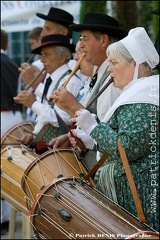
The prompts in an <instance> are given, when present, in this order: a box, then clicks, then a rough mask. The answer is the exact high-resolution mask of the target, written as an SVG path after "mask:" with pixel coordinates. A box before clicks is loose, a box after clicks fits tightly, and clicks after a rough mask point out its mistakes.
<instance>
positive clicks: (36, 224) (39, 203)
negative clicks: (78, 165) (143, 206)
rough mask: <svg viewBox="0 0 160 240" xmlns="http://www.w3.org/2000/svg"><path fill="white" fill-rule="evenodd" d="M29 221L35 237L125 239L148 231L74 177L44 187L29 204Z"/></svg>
mask: <svg viewBox="0 0 160 240" xmlns="http://www.w3.org/2000/svg"><path fill="white" fill-rule="evenodd" d="M30 221H31V224H32V227H33V231H34V234H35V236H36V238H37V239H125V238H127V237H128V236H130V235H132V234H134V233H136V232H139V231H147V230H150V229H149V228H148V227H147V226H146V225H144V224H141V223H139V221H138V220H137V219H136V218H134V217H133V216H132V215H130V214H128V213H127V212H126V211H124V210H123V209H122V208H120V206H118V205H115V204H114V203H113V202H111V201H110V200H108V199H107V198H106V197H104V196H103V195H101V194H100V193H99V192H98V191H97V190H96V189H95V188H92V187H91V186H89V185H88V184H86V183H85V182H83V181H82V180H81V179H77V178H74V177H73V178H61V179H56V180H54V181H53V182H52V183H50V184H49V185H48V186H47V187H46V188H44V189H43V190H42V192H41V193H39V194H38V195H37V198H36V199H35V201H34V203H33V205H32V209H31V211H30Z"/></svg>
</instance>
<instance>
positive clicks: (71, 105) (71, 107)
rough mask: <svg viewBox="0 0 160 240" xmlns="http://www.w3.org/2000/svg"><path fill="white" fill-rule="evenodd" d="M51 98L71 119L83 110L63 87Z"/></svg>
mask: <svg viewBox="0 0 160 240" xmlns="http://www.w3.org/2000/svg"><path fill="white" fill-rule="evenodd" d="M49 98H50V100H53V101H54V102H55V103H56V105H57V106H58V107H59V108H61V109H62V110H64V111H66V112H67V113H68V114H69V115H70V116H71V117H73V116H74V113H75V111H78V110H79V109H81V108H83V106H82V105H81V104H80V103H79V102H78V101H77V99H76V97H75V96H74V95H73V94H72V93H70V92H69V91H68V90H67V89H66V88H65V87H63V86H62V87H60V88H59V89H58V90H55V91H54V92H53V93H52V95H51V96H50V97H49Z"/></svg>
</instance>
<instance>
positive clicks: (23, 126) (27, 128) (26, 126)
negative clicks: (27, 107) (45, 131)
mask: <svg viewBox="0 0 160 240" xmlns="http://www.w3.org/2000/svg"><path fill="white" fill-rule="evenodd" d="M32 131H33V125H32V123H30V122H28V121H23V122H21V123H19V124H16V125H14V126H13V127H12V128H10V129H9V130H8V131H7V132H6V133H5V134H4V135H3V136H2V137H1V149H4V148H5V147H6V146H7V145H11V144H12V145H13V144H15V145H17V144H18V143H19V140H20V138H21V137H22V136H23V135H24V134H26V133H30V132H32Z"/></svg>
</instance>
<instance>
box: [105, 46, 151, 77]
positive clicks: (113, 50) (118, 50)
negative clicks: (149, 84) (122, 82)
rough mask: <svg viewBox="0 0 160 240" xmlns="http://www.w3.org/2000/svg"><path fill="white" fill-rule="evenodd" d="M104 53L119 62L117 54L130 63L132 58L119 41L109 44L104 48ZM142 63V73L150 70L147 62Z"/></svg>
mask: <svg viewBox="0 0 160 240" xmlns="http://www.w3.org/2000/svg"><path fill="white" fill-rule="evenodd" d="M106 54H107V56H112V57H113V58H114V59H116V60H117V61H119V62H120V60H119V58H118V55H119V54H121V55H122V57H123V58H124V59H125V61H126V62H127V63H130V62H132V61H133V60H134V59H133V57H132V56H131V54H130V53H129V51H128V50H127V48H126V47H125V46H124V45H123V43H122V42H120V41H118V42H114V43H112V44H110V45H109V46H108V48H107V50H106ZM142 65H143V72H144V73H145V72H146V73H147V72H148V71H149V72H151V68H150V66H149V65H148V63H147V62H143V63H142Z"/></svg>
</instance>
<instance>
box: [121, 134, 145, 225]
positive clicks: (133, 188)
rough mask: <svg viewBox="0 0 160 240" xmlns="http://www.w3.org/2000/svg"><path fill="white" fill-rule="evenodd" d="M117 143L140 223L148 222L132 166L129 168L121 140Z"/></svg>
mask: <svg viewBox="0 0 160 240" xmlns="http://www.w3.org/2000/svg"><path fill="white" fill-rule="evenodd" d="M117 143H118V149H119V153H120V156H121V159H122V162H123V166H124V169H125V172H126V176H127V179H128V182H129V186H130V188H131V192H132V195H133V199H134V202H135V205H136V209H137V213H138V218H139V221H140V222H146V219H145V216H144V213H143V208H142V205H141V202H140V199H139V195H138V192H137V189H136V185H135V182H134V179H133V176H132V173H131V169H130V166H129V163H128V159H127V156H126V153H125V150H124V148H123V147H122V145H121V143H120V141H119V139H118V140H117Z"/></svg>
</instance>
